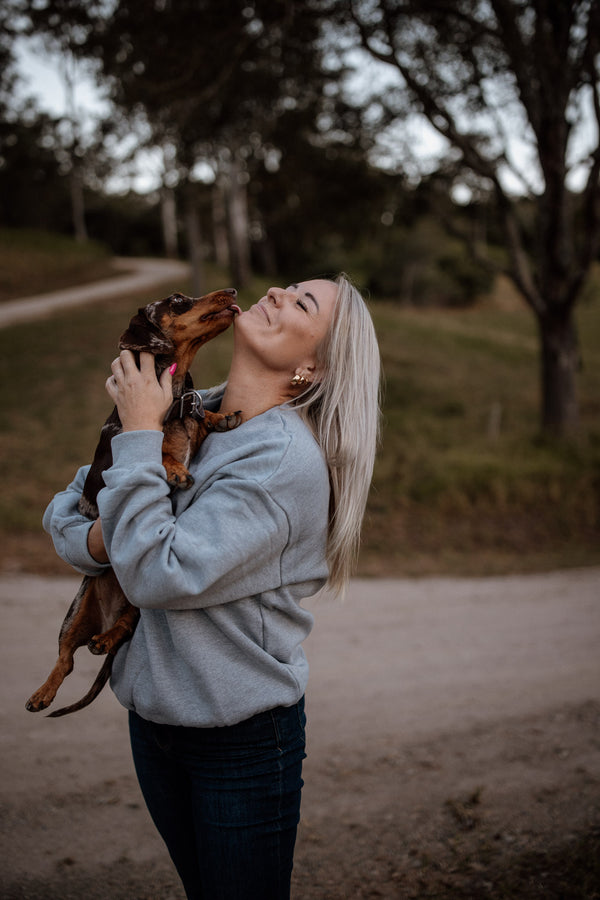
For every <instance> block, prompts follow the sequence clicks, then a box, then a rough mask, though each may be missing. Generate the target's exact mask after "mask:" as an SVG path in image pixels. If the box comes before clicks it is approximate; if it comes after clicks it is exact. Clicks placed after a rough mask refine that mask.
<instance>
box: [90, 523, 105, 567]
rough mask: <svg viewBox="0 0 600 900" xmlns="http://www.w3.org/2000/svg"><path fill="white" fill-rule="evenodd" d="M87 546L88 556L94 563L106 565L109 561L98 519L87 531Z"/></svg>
mask: <svg viewBox="0 0 600 900" xmlns="http://www.w3.org/2000/svg"><path fill="white" fill-rule="evenodd" d="M87 545H88V550H89V553H90V556H93V557H94V559H95V560H96V562H99V563H107V562H108V561H109V559H108V554H107V552H106V547H105V546H104V537H103V536H102V525H101V523H100V519H96V520H95V522H94V524H93V525H92V527H91V528H90V530H89V531H88V536H87Z"/></svg>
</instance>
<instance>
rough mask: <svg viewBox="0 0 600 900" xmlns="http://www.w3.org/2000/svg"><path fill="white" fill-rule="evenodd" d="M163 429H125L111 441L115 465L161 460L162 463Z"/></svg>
mask: <svg viewBox="0 0 600 900" xmlns="http://www.w3.org/2000/svg"><path fill="white" fill-rule="evenodd" d="M163 440H164V434H163V432H162V431H123V432H121V434H117V435H115V437H114V438H113V439H112V441H111V449H112V457H113V465H116V464H117V465H128V464H131V463H138V462H140V461H144V462H153V461H156V462H159V463H160V464H161V465H162V445H163Z"/></svg>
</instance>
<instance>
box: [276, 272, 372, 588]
mask: <svg viewBox="0 0 600 900" xmlns="http://www.w3.org/2000/svg"><path fill="white" fill-rule="evenodd" d="M334 283H335V284H336V285H337V288H338V292H337V297H336V303H335V308H334V313H333V317H332V323H331V326H330V328H329V332H328V334H327V335H326V337H325V340H324V341H323V342H322V344H321V346H320V348H319V358H318V366H319V369H320V373H322V374H321V375H320V378H319V381H318V383H316V384H314V385H312V386H311V387H310V388H309V389H308V390H307V391H305V392H304V393H303V394H302V395H301V396H300V397H298V398H297V399H295V400H293V401H292V402H291V404H290V405H291V406H294V407H295V408H296V409H297V410H298V412H299V413H300V415H301V416H302V418H303V419H304V420H305V421H306V422H307V424H308V425H309V426H310V427H311V429H312V431H313V433H314V435H315V437H316V439H317V441H318V443H319V445H320V447H321V449H322V450H323V453H324V454H325V459H326V461H327V466H328V468H329V477H330V483H331V500H330V514H329V534H328V542H327V560H328V563H329V578H328V581H327V585H328V587H329V588H330V589H331V590H333V591H334V592H335V593H340V592H342V591H343V590H344V587H345V585H346V582H347V581H348V578H349V577H350V574H351V571H352V569H353V568H354V566H355V563H356V560H357V557H358V551H359V547H360V533H361V527H362V521H363V517H364V512H365V507H366V503H367V496H368V493H369V487H370V484H371V478H372V476H373V465H374V462H375V451H376V447H377V442H378V438H379V427H380V406H379V386H380V372H381V363H380V357H379V346H378V344H377V338H376V336H375V329H374V327H373V322H372V319H371V316H370V314H369V311H368V309H367V305H366V303H365V301H364V300H363V298H362V296H361V295H360V293H359V291H358V290H357V289H356V287H354V285H353V284H352V282H351V281H350V279H349V278H348V277H347V276H346V275H345V274H343V273H342V274H340V275H338V277H337V278H336V279H335V280H334Z"/></svg>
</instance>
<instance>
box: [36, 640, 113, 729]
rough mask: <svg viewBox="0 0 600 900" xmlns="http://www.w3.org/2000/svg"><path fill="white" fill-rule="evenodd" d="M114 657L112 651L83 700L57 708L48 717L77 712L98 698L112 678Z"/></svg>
mask: <svg viewBox="0 0 600 900" xmlns="http://www.w3.org/2000/svg"><path fill="white" fill-rule="evenodd" d="M114 658H115V657H114V654H112V653H110V654H109V655H108V656H107V657H106V659H105V660H104V664H103V666H102V668H101V669H100V671H99V672H98V674H97V675H96V680H95V681H94V683H93V685H92V686H91V688H90V689H89V691H88V692H87V694H86V695H85V697H82V698H81V700H78V701H77V703H72V704H71V705H70V706H63V707H62V709H57V710H55V711H54V712H51V713H48V715H47V718H48V719H53V718H54V719H56V718H58V716H66V715H68V713H72V712H77V710H78V709H83V708H84V706H89V704H90V703H91V702H92V700H95V699H96V697H97V696H98V694H99V693H100V691H101V690H102V688H103V687H104V685H105V684H106V682H107V681H108V679H109V678H110V673H111V671H112V665H113V660H114Z"/></svg>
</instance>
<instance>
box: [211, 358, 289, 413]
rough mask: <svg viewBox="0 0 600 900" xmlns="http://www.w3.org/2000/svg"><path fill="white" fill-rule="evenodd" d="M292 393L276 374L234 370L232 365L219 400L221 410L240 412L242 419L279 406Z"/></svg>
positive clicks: (224, 411)
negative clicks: (221, 397)
mask: <svg viewBox="0 0 600 900" xmlns="http://www.w3.org/2000/svg"><path fill="white" fill-rule="evenodd" d="M292 396H293V395H292V393H291V392H290V391H288V390H286V388H285V386H282V384H281V380H280V379H279V378H278V377H277V375H276V374H275V373H274V374H270V373H265V372H264V371H262V372H261V373H260V375H258V374H254V375H253V374H251V373H248V372H245V371H244V372H242V371H236V369H235V368H234V367H232V369H231V371H230V373H229V379H228V381H227V385H226V387H225V393H224V394H223V399H222V400H221V410H220V411H221V412H223V413H232V412H238V411H240V412H241V415H242V420H243V421H244V422H245V421H246V420H247V419H252V418H254V416H259V415H260V414H261V413H264V412H266V411H267V410H268V409H272V408H273V407H274V406H280V405H281V404H282V403H287V402H288V401H289V400H291V399H292Z"/></svg>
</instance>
